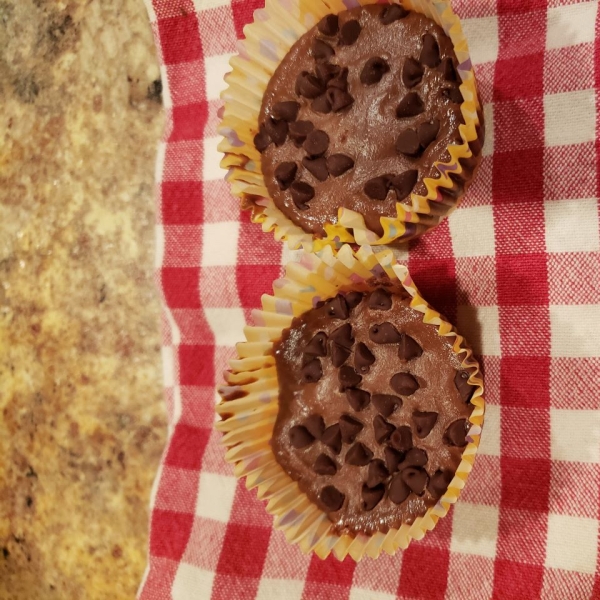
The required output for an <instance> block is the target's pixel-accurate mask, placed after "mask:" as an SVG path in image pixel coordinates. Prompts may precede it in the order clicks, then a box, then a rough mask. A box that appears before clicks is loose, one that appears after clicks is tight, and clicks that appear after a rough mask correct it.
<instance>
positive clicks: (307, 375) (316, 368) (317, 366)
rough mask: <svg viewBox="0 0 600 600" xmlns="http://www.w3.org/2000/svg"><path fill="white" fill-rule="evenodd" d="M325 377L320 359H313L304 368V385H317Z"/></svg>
mask: <svg viewBox="0 0 600 600" xmlns="http://www.w3.org/2000/svg"><path fill="white" fill-rule="evenodd" d="M322 376H323V369H321V361H320V360H319V359H318V358H313V359H312V360H311V361H310V362H307V363H306V364H305V365H304V366H303V367H302V380H303V381H304V383H315V382H317V381H319V379H321V377H322Z"/></svg>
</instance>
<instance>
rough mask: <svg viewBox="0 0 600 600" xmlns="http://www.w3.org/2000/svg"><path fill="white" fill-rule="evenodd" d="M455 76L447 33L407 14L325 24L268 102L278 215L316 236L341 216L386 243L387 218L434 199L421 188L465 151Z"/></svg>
mask: <svg viewBox="0 0 600 600" xmlns="http://www.w3.org/2000/svg"><path fill="white" fill-rule="evenodd" d="M456 67H457V59H456V55H455V53H454V49H453V46H452V42H451V40H450V38H449V37H448V36H447V35H446V34H445V33H444V31H443V30H442V29H441V28H440V27H439V26H438V25H437V24H436V23H434V21H432V20H431V19H429V18H427V17H425V16H424V15H422V14H419V13H416V12H413V11H407V10H405V9H404V8H402V7H401V6H399V5H381V4H374V5H368V6H364V7H359V8H355V9H352V10H349V11H344V12H342V13H340V14H339V15H328V16H326V17H324V18H323V19H322V20H321V21H320V22H319V23H318V24H317V25H316V26H315V27H313V28H312V29H310V30H309V31H308V32H307V33H306V34H305V35H304V36H302V37H301V38H300V39H299V40H298V41H297V42H296V44H294V46H293V47H292V48H291V50H290V51H289V53H288V54H287V55H286V56H285V58H284V59H283V60H282V62H281V64H280V65H279V67H278V68H277V70H276V71H275V73H274V75H273V77H272V78H271V80H270V82H269V84H268V87H267V90H266V92H265V94H264V97H263V102H262V107H261V111H260V115H259V132H258V134H257V135H256V137H255V139H254V143H255V146H256V148H257V149H258V150H259V151H260V152H261V164H262V171H263V175H264V179H265V184H266V187H267V189H268V192H269V195H270V196H271V198H272V199H273V201H274V203H275V205H276V206H277V207H278V208H279V210H281V211H282V212H283V213H284V214H285V215H286V216H287V217H288V218H289V219H291V221H293V222H294V223H295V224H296V225H298V226H299V227H301V228H302V229H303V230H304V231H306V232H309V233H313V234H316V235H317V236H323V235H324V225H325V224H326V223H336V222H337V219H338V209H339V208H340V207H345V208H348V209H351V210H354V211H356V212H358V213H360V214H362V215H363V217H364V219H365V223H366V225H367V227H369V229H371V230H372V231H375V232H376V233H378V234H381V232H382V227H381V223H380V218H381V217H393V218H394V217H396V216H397V211H396V203H397V202H402V203H407V204H410V202H411V197H410V195H411V193H412V192H415V193H418V194H421V195H426V194H427V190H426V187H425V185H424V183H423V180H424V178H439V176H440V175H439V172H438V170H437V169H436V167H435V166H434V163H436V161H440V160H441V161H444V162H446V161H448V160H450V155H449V154H448V151H447V148H448V146H449V145H451V144H461V143H462V139H461V136H460V132H459V126H460V125H461V124H462V123H464V120H463V117H462V114H461V110H460V105H461V103H462V102H463V98H462V95H461V93H460V90H459V85H460V78H459V76H458V73H457V70H456ZM481 136H483V132H481ZM475 146H476V147H475ZM472 149H473V150H474V151H475V150H476V151H477V153H479V151H480V144H479V143H477V144H475V145H474V146H473V148H472ZM472 162H473V164H471V165H464V169H465V172H464V177H463V179H464V178H469V177H470V176H471V175H472V172H473V168H474V167H475V166H476V165H475V163H476V162H477V160H474V161H472ZM467 167H468V168H467ZM465 183H466V182H465V181H462V182H460V186H459V189H457V190H449V191H448V194H449V195H451V194H455V195H456V194H458V195H459V193H460V192H461V191H462V189H463V188H464V185H465Z"/></svg>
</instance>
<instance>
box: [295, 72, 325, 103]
mask: <svg viewBox="0 0 600 600" xmlns="http://www.w3.org/2000/svg"><path fill="white" fill-rule="evenodd" d="M295 90H296V95H297V96H304V97H305V98H308V99H310V100H312V99H313V98H316V97H317V96H320V95H321V94H322V93H323V92H324V91H325V86H324V85H323V82H322V81H320V80H319V79H317V78H316V77H315V76H314V75H313V74H312V73H309V72H308V71H302V73H300V75H298V77H297V78H296V88H295Z"/></svg>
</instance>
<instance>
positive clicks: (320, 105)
mask: <svg viewBox="0 0 600 600" xmlns="http://www.w3.org/2000/svg"><path fill="white" fill-rule="evenodd" d="M310 108H311V110H312V111H314V112H318V113H321V114H323V115H328V114H329V113H330V112H331V104H330V103H329V100H327V96H326V95H325V94H321V95H320V96H319V97H318V98H315V99H314V100H313V101H312V103H311V105H310Z"/></svg>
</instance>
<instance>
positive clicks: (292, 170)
mask: <svg viewBox="0 0 600 600" xmlns="http://www.w3.org/2000/svg"><path fill="white" fill-rule="evenodd" d="M297 171H298V166H297V165H296V163H295V162H282V163H279V164H278V165H277V167H275V180H276V181H277V185H278V186H279V188H280V189H282V190H287V189H288V188H289V187H290V185H292V181H294V178H295V177H296V173H297Z"/></svg>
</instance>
